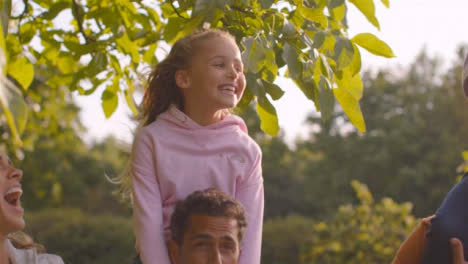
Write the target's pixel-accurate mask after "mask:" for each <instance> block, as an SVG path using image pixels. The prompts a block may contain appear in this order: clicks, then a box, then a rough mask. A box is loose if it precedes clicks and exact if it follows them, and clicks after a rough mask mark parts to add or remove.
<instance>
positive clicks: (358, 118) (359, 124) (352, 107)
mask: <svg viewBox="0 0 468 264" xmlns="http://www.w3.org/2000/svg"><path fill="white" fill-rule="evenodd" d="M333 94H334V95H335V98H336V100H337V101H338V103H340V105H341V107H342V108H343V111H344V112H345V114H346V116H348V118H349V120H350V121H351V123H352V124H353V125H354V126H355V127H356V128H357V129H358V130H359V131H360V132H362V133H363V132H365V131H366V124H365V122H364V117H363V116H362V112H361V107H360V106H359V101H358V100H356V99H355V98H354V97H353V96H352V95H351V94H350V93H348V92H347V91H346V90H344V89H341V88H339V87H338V88H335V89H333Z"/></svg>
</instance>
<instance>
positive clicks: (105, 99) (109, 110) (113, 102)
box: [101, 90, 119, 118]
mask: <svg viewBox="0 0 468 264" xmlns="http://www.w3.org/2000/svg"><path fill="white" fill-rule="evenodd" d="M118 104H119V98H118V96H117V94H116V93H115V92H112V91H109V90H105V91H104V92H103V93H102V96H101V105H102V110H103V111H104V115H105V116H106V118H109V117H111V116H112V114H113V113H114V111H115V110H116V109H117V105H118Z"/></svg>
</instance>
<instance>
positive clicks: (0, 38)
mask: <svg viewBox="0 0 468 264" xmlns="http://www.w3.org/2000/svg"><path fill="white" fill-rule="evenodd" d="M0 48H1V49H2V50H1V51H0V52H2V53H3V56H4V57H5V58H8V54H7V49H6V44H5V37H4V35H3V26H2V23H0ZM5 70H6V69H4V71H5Z"/></svg>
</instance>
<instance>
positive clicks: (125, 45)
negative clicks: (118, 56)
mask: <svg viewBox="0 0 468 264" xmlns="http://www.w3.org/2000/svg"><path fill="white" fill-rule="evenodd" d="M115 42H116V43H117V47H118V49H119V50H121V51H122V52H123V53H125V54H127V55H130V57H131V58H132V61H133V62H134V63H139V62H140V54H139V53H138V46H137V45H136V44H135V43H134V42H132V41H131V40H130V39H129V38H128V35H127V34H126V33H125V34H123V36H122V37H120V38H118V39H117V40H116V41H115Z"/></svg>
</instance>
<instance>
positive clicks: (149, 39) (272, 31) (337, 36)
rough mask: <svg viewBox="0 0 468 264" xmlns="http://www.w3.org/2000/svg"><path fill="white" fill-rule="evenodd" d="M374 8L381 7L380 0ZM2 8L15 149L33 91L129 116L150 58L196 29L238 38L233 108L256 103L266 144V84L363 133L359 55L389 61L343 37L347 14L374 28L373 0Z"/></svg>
mask: <svg viewBox="0 0 468 264" xmlns="http://www.w3.org/2000/svg"><path fill="white" fill-rule="evenodd" d="M381 2H382V3H383V4H384V5H385V6H386V7H389V1H388V0H382V1H381ZM1 4H2V5H1V7H2V9H1V18H2V25H1V26H2V28H3V35H2V36H0V45H1V47H2V48H4V50H5V52H6V55H7V56H6V58H7V60H6V61H7V63H6V67H5V72H6V73H7V74H8V77H9V79H10V80H12V81H13V82H14V83H15V84H16V85H17V86H18V88H19V92H20V95H22V96H19V97H17V98H19V99H21V98H24V99H25V101H24V102H25V104H24V103H23V104H21V105H22V107H18V105H20V104H17V103H16V104H15V103H14V102H12V101H11V100H10V101H9V100H4V97H0V98H3V99H2V101H1V102H2V110H3V112H4V113H5V114H6V118H5V119H4V121H5V122H3V123H4V124H6V123H8V125H9V128H10V129H9V130H8V131H9V132H8V133H9V134H10V136H11V137H12V138H14V139H15V140H16V141H15V142H16V143H17V144H16V145H18V144H19V143H21V140H20V135H21V133H22V131H23V129H24V127H25V123H26V112H28V111H29V112H31V111H35V109H34V105H35V104H34V101H35V99H37V98H36V97H35V96H34V93H33V92H31V90H30V88H31V85H34V83H37V82H39V83H41V85H46V86H47V87H48V89H49V90H50V91H55V90H57V89H62V88H63V87H65V89H66V90H67V91H68V92H73V91H76V92H77V93H79V94H81V95H89V94H92V93H101V98H102V110H103V112H104V114H105V116H106V117H110V116H111V115H112V114H113V112H114V111H115V109H116V107H117V105H118V102H119V101H118V97H119V96H123V97H124V98H125V99H126V103H127V105H128V106H129V108H130V109H131V110H132V112H133V113H135V114H136V112H137V107H136V105H135V100H134V93H135V91H136V90H137V89H138V88H139V87H142V86H144V79H145V72H146V70H145V69H147V68H148V66H149V65H153V64H156V63H157V62H158V57H157V56H156V53H157V52H158V51H164V50H166V51H167V44H169V45H170V44H172V43H174V42H175V41H176V40H177V39H178V38H180V37H182V36H184V35H186V34H188V33H190V32H192V31H193V30H196V29H199V28H202V27H211V28H224V29H226V30H228V31H229V32H231V33H232V34H233V35H234V36H235V37H236V40H237V42H238V44H239V46H240V48H241V50H242V58H243V61H244V64H245V74H246V79H247V88H248V89H247V90H246V92H245V94H244V96H243V98H242V102H241V104H240V107H241V108H245V107H246V106H247V105H248V104H249V103H250V102H251V101H252V100H253V99H254V98H256V105H257V112H258V114H259V116H260V118H261V128H262V130H263V131H265V132H267V133H268V134H270V135H276V134H277V132H278V130H279V127H278V120H277V116H276V110H275V108H274V107H273V105H272V104H271V100H278V99H280V98H281V96H282V95H283V94H284V91H283V89H282V88H280V87H278V86H277V85H276V84H275V83H274V81H275V79H276V77H277V76H279V75H285V76H286V77H288V78H291V79H293V80H294V81H295V83H296V84H297V86H298V87H299V89H301V91H302V92H303V93H304V95H305V96H306V97H307V98H308V99H310V100H311V101H313V103H314V104H315V106H316V108H317V109H318V110H319V111H320V112H321V114H322V118H323V119H329V118H330V116H331V113H332V112H333V109H334V103H335V99H336V100H337V101H338V102H339V103H340V105H341V106H342V108H343V109H344V112H345V113H346V114H347V116H348V117H349V119H350V120H351V122H352V123H353V124H354V125H355V126H356V127H357V128H358V129H359V130H360V131H364V130H365V123H364V119H363V116H362V113H361V108H360V105H359V100H360V99H361V97H362V92H363V84H362V80H361V77H360V75H359V72H360V69H361V56H360V51H359V49H360V48H364V49H366V50H368V51H369V52H371V53H373V54H376V55H379V56H384V57H393V56H394V54H393V52H392V50H391V49H390V48H389V47H388V46H387V45H386V44H385V43H384V42H383V41H381V40H379V39H378V38H377V37H376V36H374V35H372V34H370V33H361V34H357V35H355V36H348V33H347V30H348V23H347V11H348V7H349V5H354V6H356V7H357V9H358V10H360V11H361V12H362V14H363V15H364V16H365V17H366V18H367V20H368V21H369V22H370V23H371V24H372V25H374V26H375V27H376V28H379V22H378V19H377V17H376V14H375V1H374V0H289V1H278V0H198V1H196V0H179V1H172V0H171V1H158V2H155V1H136V0H119V1H108V0H99V1H96V0H86V1H85V0H81V1H80V0H24V1H19V0H17V1H15V0H2V1H1ZM282 68H284V69H285V70H280V69H282ZM41 72H46V74H43V73H41ZM2 93H3V92H2ZM20 101H21V100H20ZM21 105H20V106H21ZM18 109H20V110H18ZM12 116H14V118H12ZM15 121H16V122H15ZM4 131H7V130H6V129H4ZM4 133H6V132H4ZM23 143H24V142H23Z"/></svg>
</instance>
